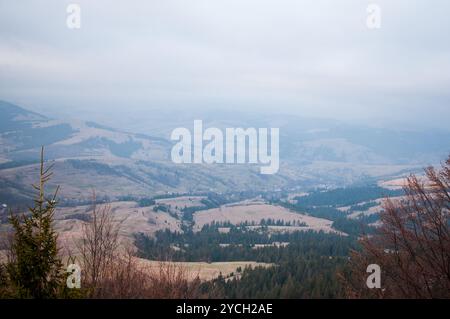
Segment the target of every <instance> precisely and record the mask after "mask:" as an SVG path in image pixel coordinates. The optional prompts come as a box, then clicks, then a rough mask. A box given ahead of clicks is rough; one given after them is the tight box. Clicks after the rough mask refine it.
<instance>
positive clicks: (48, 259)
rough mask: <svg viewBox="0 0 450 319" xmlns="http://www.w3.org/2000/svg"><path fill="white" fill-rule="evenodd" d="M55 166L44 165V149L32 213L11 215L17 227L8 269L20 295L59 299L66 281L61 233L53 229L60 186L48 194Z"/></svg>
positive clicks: (21, 296)
mask: <svg viewBox="0 0 450 319" xmlns="http://www.w3.org/2000/svg"><path fill="white" fill-rule="evenodd" d="M51 169H52V166H49V167H48V168H45V166H44V148H42V149H41V163H40V174H39V184H38V185H33V187H34V188H35V189H36V190H37V195H36V198H35V199H34V206H33V207H30V208H29V209H28V210H29V213H28V214H26V215H22V216H17V215H16V216H13V215H12V216H11V218H10V221H11V224H12V226H13V230H14V239H13V243H12V247H11V251H12V257H13V258H12V260H11V261H10V263H9V264H8V265H7V271H8V275H9V278H10V281H11V283H12V284H13V286H14V288H15V290H16V291H17V294H18V297H19V298H41V299H42V298H56V297H58V293H59V291H60V289H61V287H63V286H62V285H63V283H64V278H65V274H64V272H63V270H62V262H61V260H60V258H59V257H58V247H57V234H56V232H55V230H54V229H53V214H54V211H55V207H56V195H57V193H58V188H57V189H56V191H55V193H54V194H53V195H52V196H51V197H49V198H48V197H46V196H45V193H44V187H45V184H46V183H47V182H48V181H49V179H50V178H51V176H52V172H51Z"/></svg>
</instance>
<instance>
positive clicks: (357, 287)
mask: <svg viewBox="0 0 450 319" xmlns="http://www.w3.org/2000/svg"><path fill="white" fill-rule="evenodd" d="M425 177H426V178H425V179H420V178H418V177H416V176H415V175H411V176H410V177H409V178H407V180H406V182H407V183H406V186H405V187H404V190H405V197H404V198H403V199H402V200H397V201H394V200H392V199H387V200H386V201H385V203H384V212H382V213H381V223H382V225H381V227H380V228H379V230H378V232H377V234H375V235H373V236H366V237H364V238H363V239H362V240H361V244H362V250H361V251H358V252H354V253H353V254H352V257H351V264H352V267H351V273H350V274H348V275H347V276H345V277H346V283H347V287H348V288H349V296H350V297H370V296H372V297H374V296H375V297H380V298H449V297H450V157H449V158H448V159H447V161H446V162H445V163H444V164H443V165H442V169H440V170H439V171H436V170H435V169H434V168H432V167H429V168H427V169H425ZM369 264H378V265H379V266H380V267H381V275H382V277H381V278H382V289H368V288H367V286H366V278H367V276H368V274H367V273H366V267H367V265H369Z"/></svg>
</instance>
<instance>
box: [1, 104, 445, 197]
mask: <svg viewBox="0 0 450 319" xmlns="http://www.w3.org/2000/svg"><path fill="white" fill-rule="evenodd" d="M0 115H1V116H0V124H1V125H0V183H1V184H2V189H3V190H4V194H3V195H2V197H3V199H1V198H0V200H10V201H11V199H12V198H16V199H17V200H20V199H21V198H29V197H30V194H29V193H28V192H27V191H26V190H27V188H29V187H28V185H29V184H31V182H33V181H34V178H35V177H36V176H37V175H36V172H37V171H36V170H37V165H36V163H37V161H38V159H39V151H40V146H41V145H44V146H45V151H46V154H45V156H46V158H47V159H48V160H52V161H54V163H55V175H54V179H53V180H52V183H54V184H60V185H61V186H62V192H61V196H63V198H66V199H68V200H80V199H86V198H87V197H89V196H90V190H91V189H92V188H94V189H96V192H97V194H99V196H108V197H109V198H111V199H118V198H121V197H124V196H133V197H149V196H152V195H155V194H163V193H167V192H176V193H198V192H209V191H212V192H228V191H240V190H242V191H246V190H253V191H273V190H278V189H286V188H300V189H301V188H311V187H319V186H324V185H325V186H327V187H333V186H336V185H339V186H342V185H349V184H353V183H358V182H362V181H366V182H370V181H376V180H379V179H382V178H388V177H394V176H398V175H401V174H405V173H408V172H412V171H417V170H420V169H421V168H422V167H423V166H425V165H429V164H436V163H439V161H440V160H442V159H443V158H444V157H445V156H446V154H447V153H448V151H449V150H450V133H445V132H429V131H427V132H420V131H410V130H409V131H407V130H404V131H401V130H398V129H396V130H388V129H374V128H367V127H363V126H359V127H358V126H351V125H345V124H342V123H338V122H333V121H329V120H327V121H321V120H318V119H315V120H308V119H302V118H296V117H289V116H283V115H280V116H276V117H270V118H265V117H264V116H263V115H255V116H252V117H251V116H250V115H242V116H236V115H234V117H232V116H231V114H228V115H226V114H222V117H221V118H218V117H217V118H216V117H214V116H213V115H211V114H205V118H204V119H203V122H204V128H206V127H211V126H214V127H218V128H225V127H243V128H247V127H256V128H258V127H279V128H280V163H281V166H280V171H279V173H278V174H276V175H273V176H264V175H261V174H259V172H258V167H257V166H255V165H226V164H220V165H206V164H205V165H193V164H192V165H189V164H186V165H177V164H174V163H172V162H171V160H170V151H171V147H172V145H173V144H174V142H173V141H170V140H169V137H170V132H171V130H173V129H174V128H176V127H186V128H188V129H190V130H192V127H193V119H192V121H191V119H190V118H189V117H186V116H185V114H178V116H175V117H174V118H166V119H165V120H164V119H159V120H158V121H156V120H146V119H145V118H144V119H143V120H142V121H139V122H136V124H135V125H134V127H126V131H123V130H119V129H116V128H110V127H107V126H104V125H101V124H97V123H94V122H91V121H78V120H69V121H67V120H63V119H52V118H50V117H47V116H45V115H41V114H38V113H35V112H31V111H28V110H26V109H24V108H22V107H19V106H16V105H14V104H11V103H8V102H3V101H0ZM196 115H197V114H194V116H196ZM154 117H155V118H158V114H155V116H154ZM150 118H151V114H150ZM236 118H239V121H236ZM153 123H155V125H154V126H155V127H157V129H158V131H159V134H155V135H151V134H142V131H143V130H142V129H136V130H135V129H134V128H137V127H138V126H140V127H141V128H142V127H144V126H146V127H148V128H149V129H148V130H147V131H148V132H149V133H151V132H152V127H153ZM130 126H133V125H130ZM122 128H123V126H122ZM133 131H140V132H141V133H139V134H135V133H130V132H133Z"/></svg>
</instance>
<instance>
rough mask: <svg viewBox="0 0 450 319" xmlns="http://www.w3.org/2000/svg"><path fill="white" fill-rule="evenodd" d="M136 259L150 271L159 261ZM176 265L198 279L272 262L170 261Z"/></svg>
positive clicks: (207, 278) (192, 277)
mask: <svg viewBox="0 0 450 319" xmlns="http://www.w3.org/2000/svg"><path fill="white" fill-rule="evenodd" d="M138 261H139V262H140V263H141V264H142V266H144V267H149V270H150V271H155V270H157V269H158V267H159V265H160V264H161V263H165V262H161V261H153V260H147V259H142V258H138ZM170 263H171V264H174V265H176V266H179V267H181V268H183V269H185V270H186V271H187V272H188V276H189V278H190V279H195V278H197V277H199V278H200V280H205V281H206V280H211V279H214V278H217V277H218V276H219V275H220V274H222V276H223V277H228V276H229V275H230V274H231V273H236V270H237V269H238V268H239V267H241V269H242V270H243V269H244V268H245V267H252V268H254V267H272V266H273V265H272V264H266V263H257V262H254V261H230V262H214V263H206V262H170Z"/></svg>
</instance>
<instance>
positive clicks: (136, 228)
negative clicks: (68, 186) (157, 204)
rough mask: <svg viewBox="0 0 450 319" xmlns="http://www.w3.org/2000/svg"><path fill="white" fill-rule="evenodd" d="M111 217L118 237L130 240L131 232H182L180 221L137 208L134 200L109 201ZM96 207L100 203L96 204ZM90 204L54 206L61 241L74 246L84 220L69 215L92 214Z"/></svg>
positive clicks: (67, 245)
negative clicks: (116, 227)
mask: <svg viewBox="0 0 450 319" xmlns="http://www.w3.org/2000/svg"><path fill="white" fill-rule="evenodd" d="M109 206H110V209H111V214H112V215H113V218H114V220H115V221H116V222H117V223H119V225H120V237H121V240H122V241H124V242H127V243H131V242H132V239H133V234H135V233H144V234H146V235H150V236H151V235H153V234H154V233H155V232H156V231H158V230H163V229H170V230H171V231H181V228H180V221H179V220H177V219H175V218H173V217H172V216H170V215H169V214H167V213H164V212H154V211H153V207H138V206H137V204H136V203H135V202H113V203H110V204H109ZM98 207H99V208H100V207H101V206H98ZM91 211H92V210H91V207H90V206H76V207H65V208H60V209H57V211H56V214H55V229H56V231H58V233H59V240H60V244H61V245H62V246H63V247H67V248H69V249H73V245H74V242H76V241H77V240H78V239H79V238H80V237H81V234H82V225H83V223H84V222H83V221H81V220H79V219H73V218H71V215H73V214H91Z"/></svg>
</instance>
